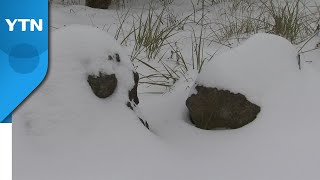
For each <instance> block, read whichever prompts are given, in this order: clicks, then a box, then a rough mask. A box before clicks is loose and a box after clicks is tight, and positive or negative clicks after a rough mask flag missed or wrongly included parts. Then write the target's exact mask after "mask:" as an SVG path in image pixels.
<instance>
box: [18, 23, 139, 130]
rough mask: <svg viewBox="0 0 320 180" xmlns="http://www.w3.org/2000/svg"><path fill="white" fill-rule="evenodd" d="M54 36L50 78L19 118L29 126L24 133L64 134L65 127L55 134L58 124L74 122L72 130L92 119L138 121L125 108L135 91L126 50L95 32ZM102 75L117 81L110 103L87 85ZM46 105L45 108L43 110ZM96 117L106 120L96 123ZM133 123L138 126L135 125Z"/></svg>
mask: <svg viewBox="0 0 320 180" xmlns="http://www.w3.org/2000/svg"><path fill="white" fill-rule="evenodd" d="M84 34H85V36H84ZM51 37H52V41H51V58H50V72H49V74H48V76H47V79H46V81H45V82H44V84H42V86H41V88H40V89H39V90H38V91H37V93H35V94H34V95H33V97H32V98H31V99H30V101H28V102H27V104H28V105H26V106H24V107H23V108H21V109H20V110H19V113H17V116H18V117H17V119H21V121H25V126H24V127H25V128H26V129H30V130H34V132H33V133H40V134H42V133H45V134H50V133H57V132H59V134H60V133H62V131H63V130H62V129H64V128H62V129H59V131H56V130H53V129H55V127H59V128H61V126H59V125H58V124H59V123H63V124H68V123H70V126H71V125H72V124H73V123H77V124H79V123H87V122H88V121H90V120H91V121H93V122H97V121H112V120H117V121H118V122H121V121H125V122H126V121H128V120H130V119H131V120H132V119H137V118H136V115H135V114H134V113H132V112H131V111H130V110H129V108H127V107H125V104H126V102H127V101H128V92H129V90H131V89H132V88H133V86H134V79H133V78H134V77H133V72H134V68H133V65H132V63H131V61H130V60H129V58H128V56H127V55H126V54H125V52H124V50H123V49H122V47H121V46H120V45H119V44H118V43H117V42H116V41H115V40H114V39H113V38H112V37H111V36H109V35H108V34H107V33H105V32H103V31H101V30H99V29H97V28H93V27H89V26H80V25H72V26H69V27H66V28H62V29H60V30H57V31H55V32H53V33H52V35H51ZM117 56H119V57H117ZM110 59H112V60H110ZM118 61H119V62H118ZM99 72H102V73H105V74H115V75H116V77H117V80H118V85H117V88H116V89H115V92H114V93H113V94H112V95H111V96H110V97H108V98H107V99H99V98H97V97H96V96H95V95H94V93H93V92H92V90H91V88H90V86H89V84H88V82H87V77H88V75H99ZM44 105H46V107H45V108H41V107H42V106H44ZM35 109H41V112H37V113H36V114H37V115H36V116H37V117H35V116H33V112H34V110H35ZM83 112H92V113H93V112H94V113H93V114H91V113H83ZM98 114H101V116H98ZM93 115H96V116H97V117H105V119H104V120H96V119H95V118H94V117H93ZM19 116H21V118H19ZM38 117H39V118H38ZM44 117H45V119H44ZM18 121H19V120H18ZM135 121H136V122H139V120H132V122H135ZM19 123H20V122H19ZM109 123H111V122H109ZM65 127H66V128H65V129H64V130H65V133H66V134H68V132H69V131H70V129H68V126H67V125H66V126H65ZM75 130H76V129H75ZM55 135H56V134H55Z"/></svg>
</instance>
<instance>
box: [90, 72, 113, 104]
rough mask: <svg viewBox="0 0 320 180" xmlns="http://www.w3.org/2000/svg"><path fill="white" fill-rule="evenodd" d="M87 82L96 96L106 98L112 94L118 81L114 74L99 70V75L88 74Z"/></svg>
mask: <svg viewBox="0 0 320 180" xmlns="http://www.w3.org/2000/svg"><path fill="white" fill-rule="evenodd" d="M88 83H89V85H90V87H91V89H92V91H93V93H94V94H95V95H96V96H97V97H99V98H107V97H109V96H111V95H112V94H113V92H114V90H115V89H116V87H117V84H118V81H117V78H116V76H115V74H110V75H108V74H104V73H101V72H99V76H96V75H89V76H88Z"/></svg>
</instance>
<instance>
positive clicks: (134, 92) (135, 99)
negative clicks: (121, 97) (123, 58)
mask: <svg viewBox="0 0 320 180" xmlns="http://www.w3.org/2000/svg"><path fill="white" fill-rule="evenodd" d="M133 78H134V86H133V88H132V89H131V90H130V91H129V100H130V101H133V102H134V103H135V104H139V98H138V83H139V74H138V73H137V72H133Z"/></svg>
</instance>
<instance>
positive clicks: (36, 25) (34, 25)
mask: <svg viewBox="0 0 320 180" xmlns="http://www.w3.org/2000/svg"><path fill="white" fill-rule="evenodd" d="M5 20H6V22H7V24H8V26H9V31H11V32H12V31H19V30H21V31H22V32H24V31H27V30H30V31H35V29H37V31H42V30H43V20H42V19H39V20H38V21H37V20H35V19H14V20H13V21H12V20H10V19H5ZM17 24H20V25H21V26H19V27H21V29H17V28H15V25H17ZM28 25H29V26H28ZM28 27H29V29H27V28H28Z"/></svg>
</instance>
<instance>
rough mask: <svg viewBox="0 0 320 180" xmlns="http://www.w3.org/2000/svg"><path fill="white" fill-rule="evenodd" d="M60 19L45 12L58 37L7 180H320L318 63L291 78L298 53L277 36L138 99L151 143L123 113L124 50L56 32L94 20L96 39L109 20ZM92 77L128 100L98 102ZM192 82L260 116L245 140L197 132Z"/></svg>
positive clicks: (86, 32)
mask: <svg viewBox="0 0 320 180" xmlns="http://www.w3.org/2000/svg"><path fill="white" fill-rule="evenodd" d="M79 8H80V9H81V8H83V7H81V6H73V9H79ZM68 11H70V9H68V8H64V7H63V8H62V9H60V8H57V9H54V10H53V18H54V19H53V21H52V26H58V27H59V29H58V30H55V28H52V31H53V32H52V34H51V56H52V57H51V59H50V60H51V62H50V71H49V74H48V77H47V79H46V81H45V83H44V84H43V85H42V86H41V87H40V89H39V90H38V91H37V92H36V93H34V94H33V95H32V97H31V98H29V99H28V100H27V101H26V102H25V103H24V104H23V106H21V107H20V108H19V109H18V110H17V111H16V112H15V114H14V117H13V118H14V124H13V176H14V177H13V178H14V179H15V180H43V179H45V180H57V179H59V180H70V179H76V180H88V179H90V180H106V179H114V180H124V179H133V180H135V179H139V180H144V179H145V180H150V179H152V180H158V179H159V180H164V179H165V180H171V179H172V180H189V179H190V180H191V179H201V180H212V179H223V180H270V179H273V180H287V179H288V180H301V179H308V180H309V179H310V180H316V179H319V178H320V175H319V173H318V170H319V167H320V156H319V152H320V144H319V143H318V142H317V137H318V136H319V135H320V133H319V132H320V131H319V127H320V121H319V113H318V112H319V102H320V96H319V95H318V94H319V92H320V79H319V73H320V64H319V62H318V57H319V51H312V52H311V53H306V54H303V55H302V58H303V62H302V69H301V70H299V67H298V63H297V51H298V50H297V49H299V48H297V47H294V46H293V45H291V44H290V43H289V42H288V41H287V40H285V39H283V38H280V37H277V36H274V35H268V34H257V35H254V36H253V37H251V38H250V39H248V40H247V41H245V42H243V43H242V44H241V45H240V46H238V47H236V48H233V49H231V50H230V51H226V52H225V53H222V54H220V55H219V56H217V57H216V58H214V59H213V60H212V61H210V62H209V63H208V64H206V66H205V68H204V69H203V71H202V73H201V74H200V75H199V76H198V75H197V73H196V72H195V71H189V72H188V74H187V75H186V77H185V78H181V79H180V80H179V81H178V82H177V83H176V84H175V85H174V87H173V89H172V90H171V91H169V92H167V93H165V94H162V95H155V94H140V96H139V98H140V108H141V111H142V114H143V115H144V116H145V118H146V120H147V121H148V122H149V124H150V127H151V129H150V131H149V130H147V129H146V128H145V127H144V126H143V125H142V124H141V123H140V121H139V120H138V119H137V117H136V115H135V114H134V113H133V112H132V111H130V110H129V109H128V108H127V107H125V106H124V105H123V98H124V96H123V95H124V92H125V91H126V93H127V89H128V88H129V87H131V86H132V84H130V83H129V82H127V81H126V80H127V79H128V78H131V77H132V76H131V74H130V75H128V76H126V74H125V73H124V74H123V72H127V70H132V68H133V67H132V66H131V65H130V62H129V61H128V59H126V57H127V55H128V54H129V53H128V52H126V50H125V48H123V47H120V46H118V45H117V44H118V43H117V42H116V41H115V40H113V39H112V37H109V36H108V35H107V34H106V33H104V32H102V31H100V30H98V29H97V28H96V27H87V26H81V25H72V26H68V27H65V28H61V27H63V25H62V24H72V23H71V22H73V23H75V24H89V25H91V22H90V20H88V19H86V17H87V16H86V15H84V14H85V13H89V14H90V13H91V12H95V13H96V16H95V19H94V23H95V26H98V27H100V29H103V27H104V23H106V24H108V23H112V21H113V19H112V18H106V17H108V16H109V15H111V14H113V15H114V13H115V12H113V11H101V10H97V11H95V10H92V9H90V10H88V11H89V12H88V11H85V13H84V12H83V11H79V12H78V13H70V14H69V15H66V12H68ZM82 13H84V14H82ZM103 18H105V19H104V20H103ZM85 19H86V20H88V21H86V20H85ZM89 19H90V18H89ZM100 21H101V22H100ZM318 40H319V39H316V38H315V40H314V41H312V42H311V44H313V45H310V47H312V46H314V44H315V43H316V42H318ZM310 47H305V49H308V48H310ZM114 52H118V53H120V56H121V57H123V59H124V61H123V62H124V64H123V65H121V67H122V68H124V69H123V71H122V70H121V69H117V68H116V67H118V66H117V64H105V58H107V57H106V54H109V53H114ZM307 61H313V62H312V63H308V62H307ZM139 68H140V69H143V68H141V67H138V72H139ZM98 70H103V71H107V72H116V73H117V72H118V73H119V75H120V74H121V75H120V76H123V81H122V82H124V83H123V89H124V92H123V93H121V92H117V94H116V95H115V96H114V97H112V98H110V99H108V100H101V99H98V98H96V97H95V96H94V94H93V93H92V92H91V89H90V87H89V86H88V84H87V82H86V75H87V74H88V73H92V72H97V71H98ZM195 82H196V83H198V84H204V85H210V86H217V87H219V88H223V89H228V90H232V91H234V92H240V93H243V94H245V95H246V96H247V97H248V99H249V100H251V101H253V102H255V103H257V104H258V105H260V106H261V108H262V111H261V112H260V114H259V115H258V118H257V119H256V120H255V121H254V122H252V123H250V124H249V125H247V126H245V127H243V128H241V129H237V130H216V131H205V130H200V129H197V128H195V127H194V126H193V125H192V124H191V123H190V122H189V120H188V112H187V108H186V106H185V100H186V99H187V97H188V96H189V95H190V93H194V92H195V91H194V89H193V87H194V83H195ZM144 90H145V89H142V90H140V91H144Z"/></svg>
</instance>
